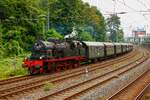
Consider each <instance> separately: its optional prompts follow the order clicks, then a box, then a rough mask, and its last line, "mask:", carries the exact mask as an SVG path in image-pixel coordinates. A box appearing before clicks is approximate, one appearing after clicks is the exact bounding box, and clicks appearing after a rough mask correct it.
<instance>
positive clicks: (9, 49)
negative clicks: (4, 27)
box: [4, 40, 23, 56]
mask: <svg viewBox="0 0 150 100" xmlns="http://www.w3.org/2000/svg"><path fill="white" fill-rule="evenodd" d="M4 48H5V52H6V54H7V56H14V55H19V54H21V53H22V52H23V49H22V48H21V47H20V45H19V42H18V41H16V40H11V41H10V42H7V43H6V44H5V45H4Z"/></svg>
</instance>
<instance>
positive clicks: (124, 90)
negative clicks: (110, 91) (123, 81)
mask: <svg viewBox="0 0 150 100" xmlns="http://www.w3.org/2000/svg"><path fill="white" fill-rule="evenodd" d="M148 74H150V69H149V70H147V71H145V72H143V73H142V74H141V75H140V76H138V77H137V78H136V79H135V80H133V81H132V82H130V83H129V84H127V85H126V86H124V87H123V88H122V89H120V90H119V91H118V92H116V93H115V94H114V95H112V96H111V97H109V98H108V99H107V100H117V99H119V100H120V98H123V100H131V99H134V100H140V99H141V97H142V96H143V94H144V91H145V90H146V88H144V89H143V91H142V92H141V93H140V95H138V96H137V97H136V98H134V97H132V95H131V94H132V93H134V92H137V89H135V90H134V88H133V87H137V88H138V89H139V88H140V87H139V85H137V84H139V80H142V78H143V77H144V76H146V75H148ZM143 82H144V81H143ZM141 84H142V83H141ZM147 86H149V85H147ZM131 89H132V91H131ZM129 90H130V91H129ZM129 93H130V95H128V94H129Z"/></svg>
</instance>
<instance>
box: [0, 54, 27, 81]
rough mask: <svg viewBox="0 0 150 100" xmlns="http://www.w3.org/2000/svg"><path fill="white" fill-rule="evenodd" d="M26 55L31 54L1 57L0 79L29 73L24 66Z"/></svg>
mask: <svg viewBox="0 0 150 100" xmlns="http://www.w3.org/2000/svg"><path fill="white" fill-rule="evenodd" d="M26 55H29V54H24V55H20V56H17V57H9V58H5V59H0V80H3V79H7V78H10V77H17V76H23V75H27V74H28V71H27V70H26V69H24V68H23V67H22V61H23V59H24V57H25V56H26Z"/></svg>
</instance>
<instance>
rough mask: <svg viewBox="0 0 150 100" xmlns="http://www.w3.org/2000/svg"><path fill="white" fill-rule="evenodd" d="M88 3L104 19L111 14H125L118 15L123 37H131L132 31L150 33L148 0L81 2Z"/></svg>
mask: <svg viewBox="0 0 150 100" xmlns="http://www.w3.org/2000/svg"><path fill="white" fill-rule="evenodd" d="M83 1H85V2H89V3H90V4H91V5H95V6H97V8H98V9H99V10H100V11H101V12H102V13H103V15H104V16H105V18H107V17H108V16H109V14H111V13H114V12H115V13H119V12H127V13H126V14H118V16H119V17H120V18H121V19H120V20H121V27H122V28H123V30H124V32H125V36H126V37H127V36H131V35H132V30H133V29H136V28H137V27H139V28H145V29H146V31H147V33H150V0H83Z"/></svg>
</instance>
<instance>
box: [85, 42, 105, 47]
mask: <svg viewBox="0 0 150 100" xmlns="http://www.w3.org/2000/svg"><path fill="white" fill-rule="evenodd" d="M82 42H83V43H84V44H85V45H86V46H104V43H103V42H90V41H82Z"/></svg>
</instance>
